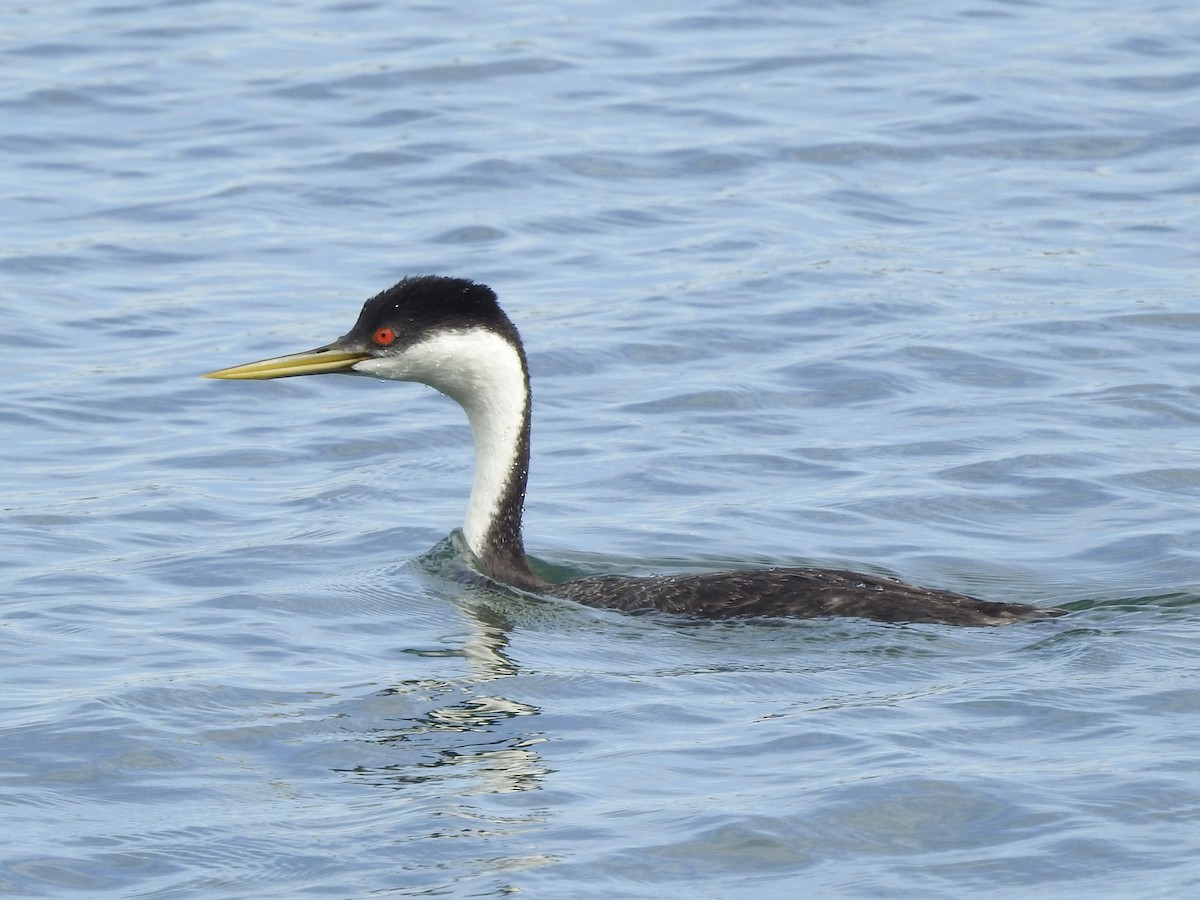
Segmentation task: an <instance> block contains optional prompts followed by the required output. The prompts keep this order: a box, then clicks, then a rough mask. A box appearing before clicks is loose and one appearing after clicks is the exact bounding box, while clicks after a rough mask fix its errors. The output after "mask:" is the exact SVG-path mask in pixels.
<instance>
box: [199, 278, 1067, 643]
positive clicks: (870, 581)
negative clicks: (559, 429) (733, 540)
mask: <svg viewBox="0 0 1200 900" xmlns="http://www.w3.org/2000/svg"><path fill="white" fill-rule="evenodd" d="M327 372H338V373H343V374H352V375H365V376H370V377H374V378H382V379H387V380H390V381H416V382H420V383H422V384H426V385H429V386H430V387H433V388H435V389H436V390H438V391H440V392H441V393H443V394H445V395H446V396H448V397H450V398H451V399H453V400H455V401H457V402H458V403H459V405H460V406H462V408H463V410H464V411H465V412H466V414H467V420H468V421H469V423H470V425H471V433H472V437H473V441H474V451H475V470H474V477H473V481H472V485H471V494H470V498H469V500H468V502H467V511H466V516H465V517H464V520H463V536H464V537H465V539H466V542H467V545H468V546H469V547H470V549H471V551H472V553H473V554H474V555H475V558H476V564H477V566H478V568H479V570H480V571H481V572H482V573H483V574H484V575H486V576H488V577H489V578H491V579H493V580H495V581H497V582H500V583H502V584H506V585H509V586H511V587H515V588H518V589H521V590H525V591H529V592H532V593H535V594H540V595H548V596H554V597H562V598H565V599H568V600H574V601H576V602H579V603H583V604H586V605H589V606H597V607H605V608H611V609H619V610H625V611H628V612H646V611H659V612H666V613H679V614H684V615H690V616H695V617H700V618H707V619H729V618H738V617H751V616H789V617H804V618H810V617H816V616H858V617H862V618H868V619H875V620H879V621H887V622H940V623H944V624H951V625H1000V624H1007V623H1010V622H1016V621H1021V620H1026V619H1042V618H1048V617H1050V616H1055V615H1061V614H1062V613H1063V610H1059V609H1048V608H1041V607H1036V606H1030V605H1027V604H1021V603H1002V602H993V601H987V600H980V599H977V598H974V597H969V596H966V595H963V594H958V593H954V592H950V591H940V590H933V589H928V588H920V587H914V586H911V585H907V584H904V583H903V582H901V581H897V580H895V579H892V578H882V577H878V576H869V575H861V574H856V573H854V572H846V571H842V570H836V569H815V568H775V569H758V570H747V571H730V572H713V573H704V574H694V575H678V576H672V575H666V576H648V577H636V576H629V575H600V576H593V577H588V578H580V579H575V580H572V581H566V582H561V583H558V584H553V583H549V582H546V581H544V580H543V579H542V578H540V577H539V576H538V575H537V574H536V573H535V572H534V571H533V570H532V569H531V568H530V566H529V562H528V559H527V557H526V555H525V546H524V541H523V538H522V530H521V517H522V512H523V508H524V502H525V489H526V484H527V482H528V476H529V435H530V394H529V369H528V365H527V363H526V360H525V351H524V348H523V346H522V344H521V339H520V336H519V335H518V333H517V329H516V328H515V326H514V325H513V324H512V322H511V321H510V320H509V319H508V317H507V316H506V315H505V314H504V312H503V311H502V310H501V309H500V306H499V304H498V302H497V300H496V295H495V294H494V293H493V292H492V291H491V289H490V288H488V287H486V286H485V285H481V284H476V283H474V282H471V281H467V280H465V279H460V278H446V277H441V276H421V277H416V278H406V279H405V280H403V281H401V282H400V283H398V284H397V285H395V286H394V287H392V288H390V289H388V290H386V291H384V292H382V293H380V294H378V295H377V296H375V297H372V298H371V299H370V300H368V301H367V302H366V303H365V304H364V305H363V309H362V312H361V313H360V314H359V318H358V321H357V322H356V323H355V325H354V327H353V328H352V329H351V330H350V331H349V332H347V333H346V334H345V335H344V336H342V337H341V338H339V339H338V340H336V341H334V342H333V343H332V344H328V345H326V346H324V347H319V348H317V349H316V350H312V351H308V352H305V353H295V354H290V355H288V356H281V357H275V358H272V359H268V360H262V361H260V362H255V363H247V364H246V365H242V366H234V367H232V368H229V369H222V370H220V371H217V372H212V373H209V376H208V377H211V378H228V379H266V378H284V377H290V376H294V375H315V374H322V373H327Z"/></svg>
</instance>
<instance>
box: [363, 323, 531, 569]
mask: <svg viewBox="0 0 1200 900" xmlns="http://www.w3.org/2000/svg"><path fill="white" fill-rule="evenodd" d="M354 371H355V372H356V373H358V374H361V375H373V376H375V377H378V378H387V379H390V380H393V381H419V382H421V383H423V384H427V385H429V386H430V387H432V388H436V389H437V390H439V391H441V392H442V393H443V394H445V395H446V396H448V397H450V398H452V399H454V400H457V401H458V403H459V405H460V406H462V408H463V409H464V410H465V411H466V413H467V420H468V421H469V422H470V423H471V434H472V436H473V438H474V442H475V478H474V481H473V482H472V484H471V497H470V499H469V500H468V501H467V514H466V518H465V519H464V520H463V535H464V536H465V537H466V539H467V545H468V546H469V547H470V548H471V550H472V552H474V554H475V555H476V556H478V557H480V558H483V556H484V553H485V552H486V549H487V548H486V543H485V542H486V539H487V534H488V530H489V528H490V527H491V525H492V522H493V520H495V518H496V516H497V514H498V513H499V511H500V506H501V503H502V502H503V501H504V499H505V497H504V494H505V491H506V490H507V489H508V487H509V484H510V482H511V481H512V478H513V473H514V470H515V469H516V468H517V467H518V466H520V465H522V463H523V462H524V461H523V460H521V459H519V455H520V450H521V429H522V428H523V426H524V424H525V417H526V414H527V409H526V406H527V404H528V396H529V395H528V389H527V386H526V376H525V371H524V368H523V366H522V364H521V357H520V355H519V353H518V352H517V350H516V348H514V347H513V346H512V345H511V344H510V343H509V342H508V341H506V340H505V339H504V338H503V337H501V336H500V335H498V334H496V333H495V332H493V331H489V330H487V329H485V328H477V329H472V330H468V331H450V332H443V333H441V334H436V335H434V336H432V337H430V338H429V339H427V340H424V341H421V342H420V343H417V344H414V345H413V346H411V347H409V348H407V349H405V350H404V351H403V352H402V353H400V354H399V355H397V356H385V357H380V358H377V359H368V360H364V361H363V362H360V363H357V364H356V365H355V366H354ZM518 502H520V498H518Z"/></svg>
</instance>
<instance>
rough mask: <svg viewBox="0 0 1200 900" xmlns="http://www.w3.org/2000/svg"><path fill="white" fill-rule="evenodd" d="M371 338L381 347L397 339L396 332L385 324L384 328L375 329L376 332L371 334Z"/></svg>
mask: <svg viewBox="0 0 1200 900" xmlns="http://www.w3.org/2000/svg"><path fill="white" fill-rule="evenodd" d="M371 339H372V340H374V341H375V343H377V344H379V345H380V346H381V347H386V346H387V345H388V344H390V343H391V342H392V341H394V340H395V339H396V332H394V331H392V329H390V328H388V327H387V326H386V325H384V326H383V327H382V328H376V329H375V333H374V334H373V335H371Z"/></svg>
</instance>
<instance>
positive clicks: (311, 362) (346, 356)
mask: <svg viewBox="0 0 1200 900" xmlns="http://www.w3.org/2000/svg"><path fill="white" fill-rule="evenodd" d="M371 358H372V357H371V355H370V354H369V353H363V352H361V351H356V350H337V349H334V348H331V347H321V348H320V349H318V350H309V351H307V352H305V353H289V354H288V355H287V356H276V357H274V358H273V359H260V360H259V361H258V362H252V363H245V364H244V365H240V366H230V367H229V368H228V369H218V370H217V371H216V372H209V373H207V374H206V375H205V376H204V377H205V378H231V379H238V380H247V379H254V380H262V379H266V378H290V377H291V376H293V375H321V374H323V373H325V372H345V371H347V370H348V369H350V368H351V367H352V366H353V365H354V364H355V363H359V362H362V361H363V360H364V359H371Z"/></svg>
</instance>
